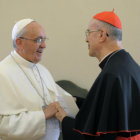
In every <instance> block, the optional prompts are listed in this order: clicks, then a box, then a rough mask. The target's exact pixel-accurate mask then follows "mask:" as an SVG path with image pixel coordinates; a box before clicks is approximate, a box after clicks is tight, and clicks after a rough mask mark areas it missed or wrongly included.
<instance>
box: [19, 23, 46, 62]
mask: <svg viewBox="0 0 140 140" xmlns="http://www.w3.org/2000/svg"><path fill="white" fill-rule="evenodd" d="M45 38H46V36H45V32H44V30H43V28H42V27H41V26H40V25H39V24H38V23H37V22H32V23H30V24H29V25H27V26H26V27H25V33H24V34H23V35H22V37H21V38H18V41H17V42H18V44H17V46H18V47H17V52H18V53H19V54H20V55H21V56H22V57H23V58H24V59H26V60H28V61H30V62H33V63H37V62H39V61H40V60H41V57H42V53H43V51H44V48H46V44H45V41H44V39H45ZM37 39H41V40H42V41H41V42H40V43H39V42H37Z"/></svg>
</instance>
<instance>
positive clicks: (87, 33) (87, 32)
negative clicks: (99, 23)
mask: <svg viewBox="0 0 140 140" xmlns="http://www.w3.org/2000/svg"><path fill="white" fill-rule="evenodd" d="M99 31H100V30H96V31H93V30H91V31H90V30H88V29H87V30H86V32H85V34H86V37H88V36H89V34H90V33H92V32H99Z"/></svg>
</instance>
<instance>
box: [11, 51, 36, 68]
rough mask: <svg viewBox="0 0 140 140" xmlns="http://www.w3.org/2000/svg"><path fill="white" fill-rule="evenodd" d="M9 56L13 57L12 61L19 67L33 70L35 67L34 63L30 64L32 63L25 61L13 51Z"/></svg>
mask: <svg viewBox="0 0 140 140" xmlns="http://www.w3.org/2000/svg"><path fill="white" fill-rule="evenodd" d="M11 55H12V56H13V57H14V59H15V60H16V62H17V63H19V64H20V65H24V66H26V67H30V68H33V67H34V66H35V64H34V63H32V62H30V61H27V60H26V59H24V58H23V57H22V56H20V55H19V54H18V53H17V52H16V51H15V50H14V51H12V52H11Z"/></svg>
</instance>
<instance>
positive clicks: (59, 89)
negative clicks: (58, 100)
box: [56, 84, 72, 96]
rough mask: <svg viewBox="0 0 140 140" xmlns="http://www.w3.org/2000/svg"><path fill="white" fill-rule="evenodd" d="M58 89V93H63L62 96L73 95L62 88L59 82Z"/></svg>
mask: <svg viewBox="0 0 140 140" xmlns="http://www.w3.org/2000/svg"><path fill="white" fill-rule="evenodd" d="M56 89H57V91H58V94H59V95H61V96H63V95H68V96H72V95H71V94H70V93H68V92H67V91H65V90H64V89H63V88H61V87H60V86H59V85H58V84H56Z"/></svg>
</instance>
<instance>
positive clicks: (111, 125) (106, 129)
mask: <svg viewBox="0 0 140 140" xmlns="http://www.w3.org/2000/svg"><path fill="white" fill-rule="evenodd" d="M100 67H101V68H102V71H101V73H100V74H99V76H98V77H97V79H96V81H95V82H94V84H93V86H92V87H91V89H90V91H89V93H88V95H87V98H86V99H85V100H84V101H83V103H82V105H81V107H80V111H79V112H78V114H77V116H76V118H75V119H72V118H70V117H65V118H64V119H63V121H62V133H63V139H64V140H115V139H116V137H118V136H122V137H130V136H135V135H138V134H139V133H140V67H139V65H138V64H137V63H136V62H135V61H134V60H133V58H132V57H131V56H130V55H129V53H127V52H126V51H125V50H123V49H122V50H120V51H117V52H113V53H112V54H110V55H109V56H107V57H106V58H105V59H104V60H103V62H102V63H101V64H100ZM79 100H81V99H79V98H78V102H79ZM78 104H80V102H79V103H78Z"/></svg>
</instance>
